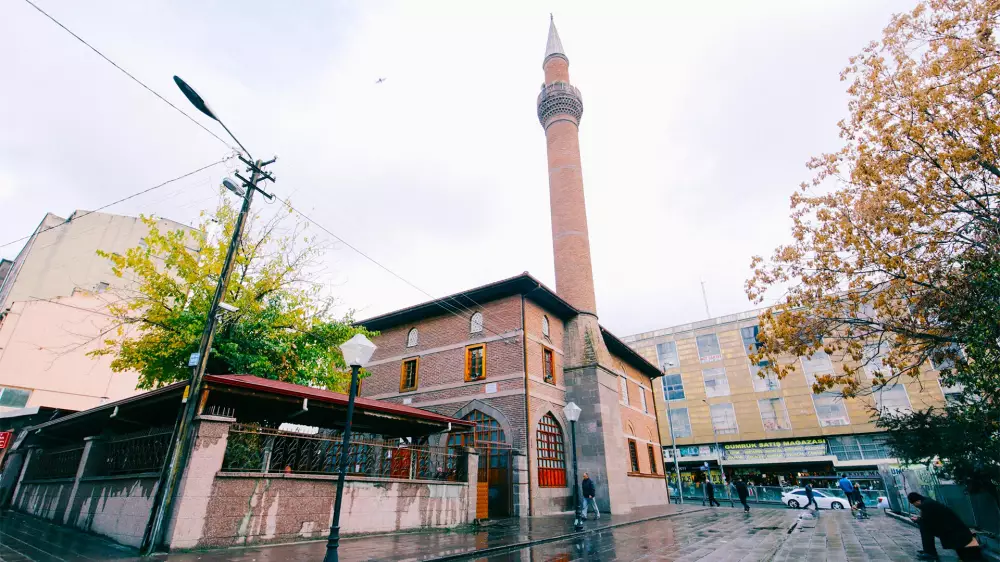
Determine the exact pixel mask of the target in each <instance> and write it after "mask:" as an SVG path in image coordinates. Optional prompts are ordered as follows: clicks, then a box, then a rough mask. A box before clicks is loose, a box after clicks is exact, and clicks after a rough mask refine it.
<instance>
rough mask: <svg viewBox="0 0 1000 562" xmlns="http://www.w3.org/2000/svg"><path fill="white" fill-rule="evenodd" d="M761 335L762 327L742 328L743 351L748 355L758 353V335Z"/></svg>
mask: <svg viewBox="0 0 1000 562" xmlns="http://www.w3.org/2000/svg"><path fill="white" fill-rule="evenodd" d="M758 333H760V326H747V327H746V328H740V338H741V339H742V340H743V351H744V352H746V354H747V355H750V354H751V353H753V352H755V351H757V334H758Z"/></svg>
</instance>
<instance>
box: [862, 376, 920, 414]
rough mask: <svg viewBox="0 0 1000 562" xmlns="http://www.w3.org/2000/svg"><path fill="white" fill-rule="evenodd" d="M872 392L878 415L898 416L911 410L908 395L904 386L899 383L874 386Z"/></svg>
mask: <svg viewBox="0 0 1000 562" xmlns="http://www.w3.org/2000/svg"><path fill="white" fill-rule="evenodd" d="M872 392H873V394H874V395H875V407H876V408H877V409H878V412H879V415H882V416H898V415H900V414H906V413H909V412H910V411H911V407H910V397H909V396H907V395H906V387H904V386H903V385H902V384H900V383H896V384H894V385H892V386H883V387H881V388H876V389H873V390H872Z"/></svg>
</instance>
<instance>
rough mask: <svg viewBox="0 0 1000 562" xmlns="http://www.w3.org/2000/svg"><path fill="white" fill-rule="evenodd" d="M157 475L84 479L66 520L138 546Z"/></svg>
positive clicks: (82, 527) (153, 493)
mask: <svg viewBox="0 0 1000 562" xmlns="http://www.w3.org/2000/svg"><path fill="white" fill-rule="evenodd" d="M157 478H158V475H156V474H150V475H148V476H145V477H135V476H123V477H107V478H102V477H97V478H86V479H83V480H81V482H80V484H79V487H78V489H77V492H76V494H75V496H74V498H73V505H72V507H71V508H70V511H69V513H68V514H67V519H66V522H67V523H68V524H69V525H71V526H73V527H76V528H78V529H82V530H84V531H89V532H92V533H97V534H99V535H104V536H106V537H109V538H111V539H113V540H114V541H116V542H119V543H122V544H127V545H129V546H134V547H138V546H139V545H141V544H142V536H143V534H144V533H145V531H146V524H147V523H148V522H149V514H150V512H151V510H152V509H153V498H154V497H155V495H156V483H157Z"/></svg>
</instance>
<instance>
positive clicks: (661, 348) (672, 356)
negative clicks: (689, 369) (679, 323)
mask: <svg viewBox="0 0 1000 562" xmlns="http://www.w3.org/2000/svg"><path fill="white" fill-rule="evenodd" d="M656 360H657V361H658V362H659V364H660V368H661V369H663V370H664V371H669V370H670V369H678V368H680V366H681V361H680V359H679V358H678V357H677V342H672V341H665V342H663V343H658V344H656Z"/></svg>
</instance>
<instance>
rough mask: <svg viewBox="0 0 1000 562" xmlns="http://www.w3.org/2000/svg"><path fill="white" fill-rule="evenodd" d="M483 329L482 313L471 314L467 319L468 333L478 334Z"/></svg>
mask: <svg viewBox="0 0 1000 562" xmlns="http://www.w3.org/2000/svg"><path fill="white" fill-rule="evenodd" d="M482 331H483V313H482V312H477V313H475V314H473V315H472V320H470V321H469V333H472V334H478V333H480V332H482Z"/></svg>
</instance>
